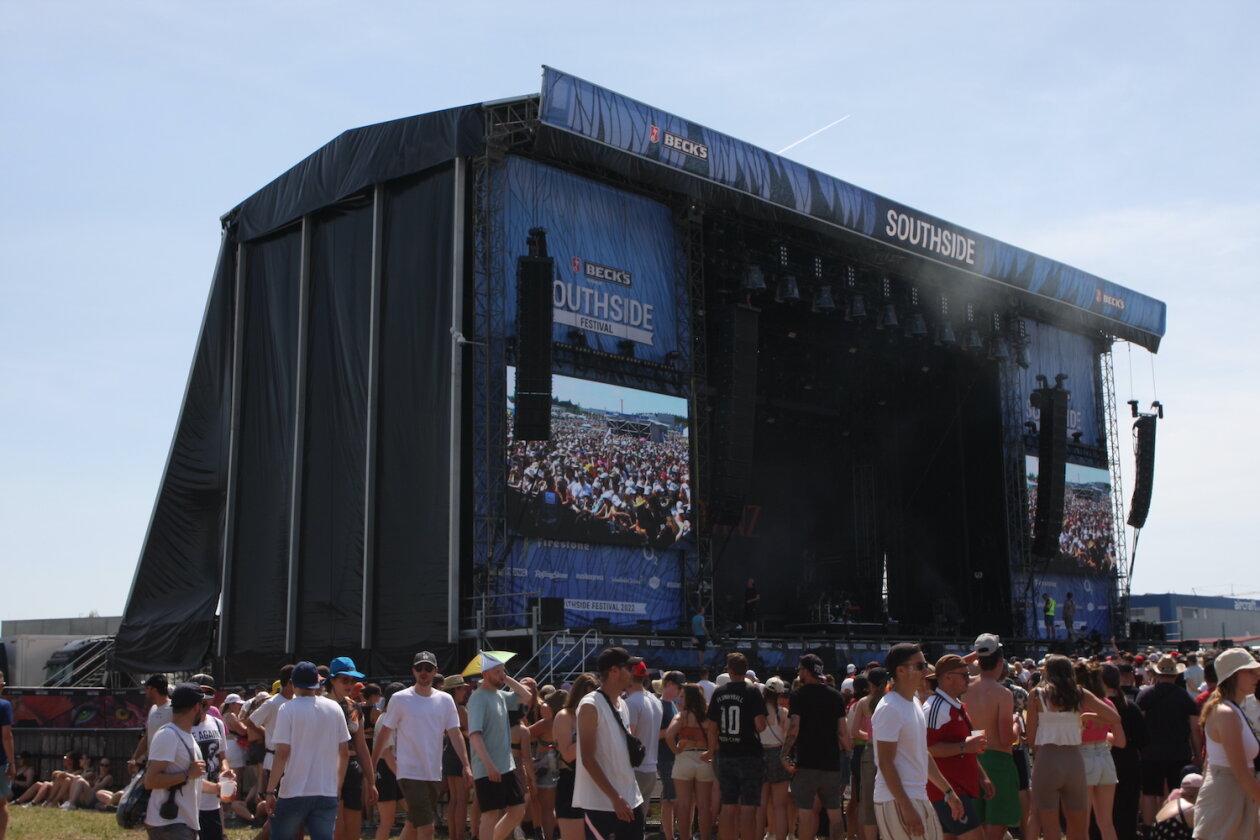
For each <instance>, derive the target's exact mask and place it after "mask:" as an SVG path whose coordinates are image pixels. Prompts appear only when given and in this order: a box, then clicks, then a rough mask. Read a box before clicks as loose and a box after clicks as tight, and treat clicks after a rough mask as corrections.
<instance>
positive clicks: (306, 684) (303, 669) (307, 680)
mask: <svg viewBox="0 0 1260 840" xmlns="http://www.w3.org/2000/svg"><path fill="white" fill-rule="evenodd" d="M320 681H321V680H320V676H319V670H318V669H317V668H316V667H315V663H314V662H307V661H305V660H303V661H302V662H299V663H298V664H296V665H294V666H293V687H294V688H304V689H307V690H308V691H309V690H311V689H315V688H319V684H320Z"/></svg>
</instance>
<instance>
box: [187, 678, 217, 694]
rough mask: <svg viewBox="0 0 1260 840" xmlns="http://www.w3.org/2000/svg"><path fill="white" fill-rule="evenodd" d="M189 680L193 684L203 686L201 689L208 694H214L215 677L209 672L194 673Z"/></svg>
mask: <svg viewBox="0 0 1260 840" xmlns="http://www.w3.org/2000/svg"><path fill="white" fill-rule="evenodd" d="M188 681H189V682H190V683H192V684H193V685H199V686H201V690H202V691H203V692H205V693H206V694H214V688H215V687H214V677H212V676H210V675H209V674H193V675H192V676H191V677H189V678H188Z"/></svg>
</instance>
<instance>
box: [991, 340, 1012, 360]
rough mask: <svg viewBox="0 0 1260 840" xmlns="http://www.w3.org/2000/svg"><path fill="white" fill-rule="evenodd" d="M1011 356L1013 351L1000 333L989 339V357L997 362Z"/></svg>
mask: <svg viewBox="0 0 1260 840" xmlns="http://www.w3.org/2000/svg"><path fill="white" fill-rule="evenodd" d="M1010 357H1011V351H1010V350H1008V349H1007V347H1006V339H1005V338H1002V337H1001V336H999V335H995V336H993V337H992V338H991V339H989V358H990V359H992V360H993V361H995V362H1004V361H1006V360H1007V359H1009V358H1010Z"/></svg>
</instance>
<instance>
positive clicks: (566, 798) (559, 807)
mask: <svg viewBox="0 0 1260 840" xmlns="http://www.w3.org/2000/svg"><path fill="white" fill-rule="evenodd" d="M576 780H577V776H575V775H574V773H573V770H572V768H569V767H561V768H560V774H559V777H558V778H557V780H556V819H558V820H580V819H582V809H581V808H574V807H573V783H574V782H575V781H576Z"/></svg>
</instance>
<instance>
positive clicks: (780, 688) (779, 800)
mask: <svg viewBox="0 0 1260 840" xmlns="http://www.w3.org/2000/svg"><path fill="white" fill-rule="evenodd" d="M786 693H787V686H786V685H785V684H784V682H783V680H782V679H780V678H779V677H771V678H770V679H768V680H766V684H765V687H764V689H763V691H762V695H763V699H764V700H765V704H766V728H765V729H763V730H761V732H760V737H761V748H762V750H763V752H764V754H765V767H766V776H765V782H764V783H763V784H762V786H761V805H760V807H758V808H757V829H756V831H755V832H754V836H756V837H762V836H764V835H765V833H766V832H765V830H766V827H767V823H768V824H769V828H770V840H786V838H787V827H788V816H787V804H788V781H789V780H790V779H791V776H789V775H788V772H787V768H786V767H784V766H783V756H782V752H783V736H784V734H786V732H787V720H788V712H787V709H785V708H783V706H781V705H780V704H779V698H780V697H782V696H784V695H785V694H786Z"/></svg>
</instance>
